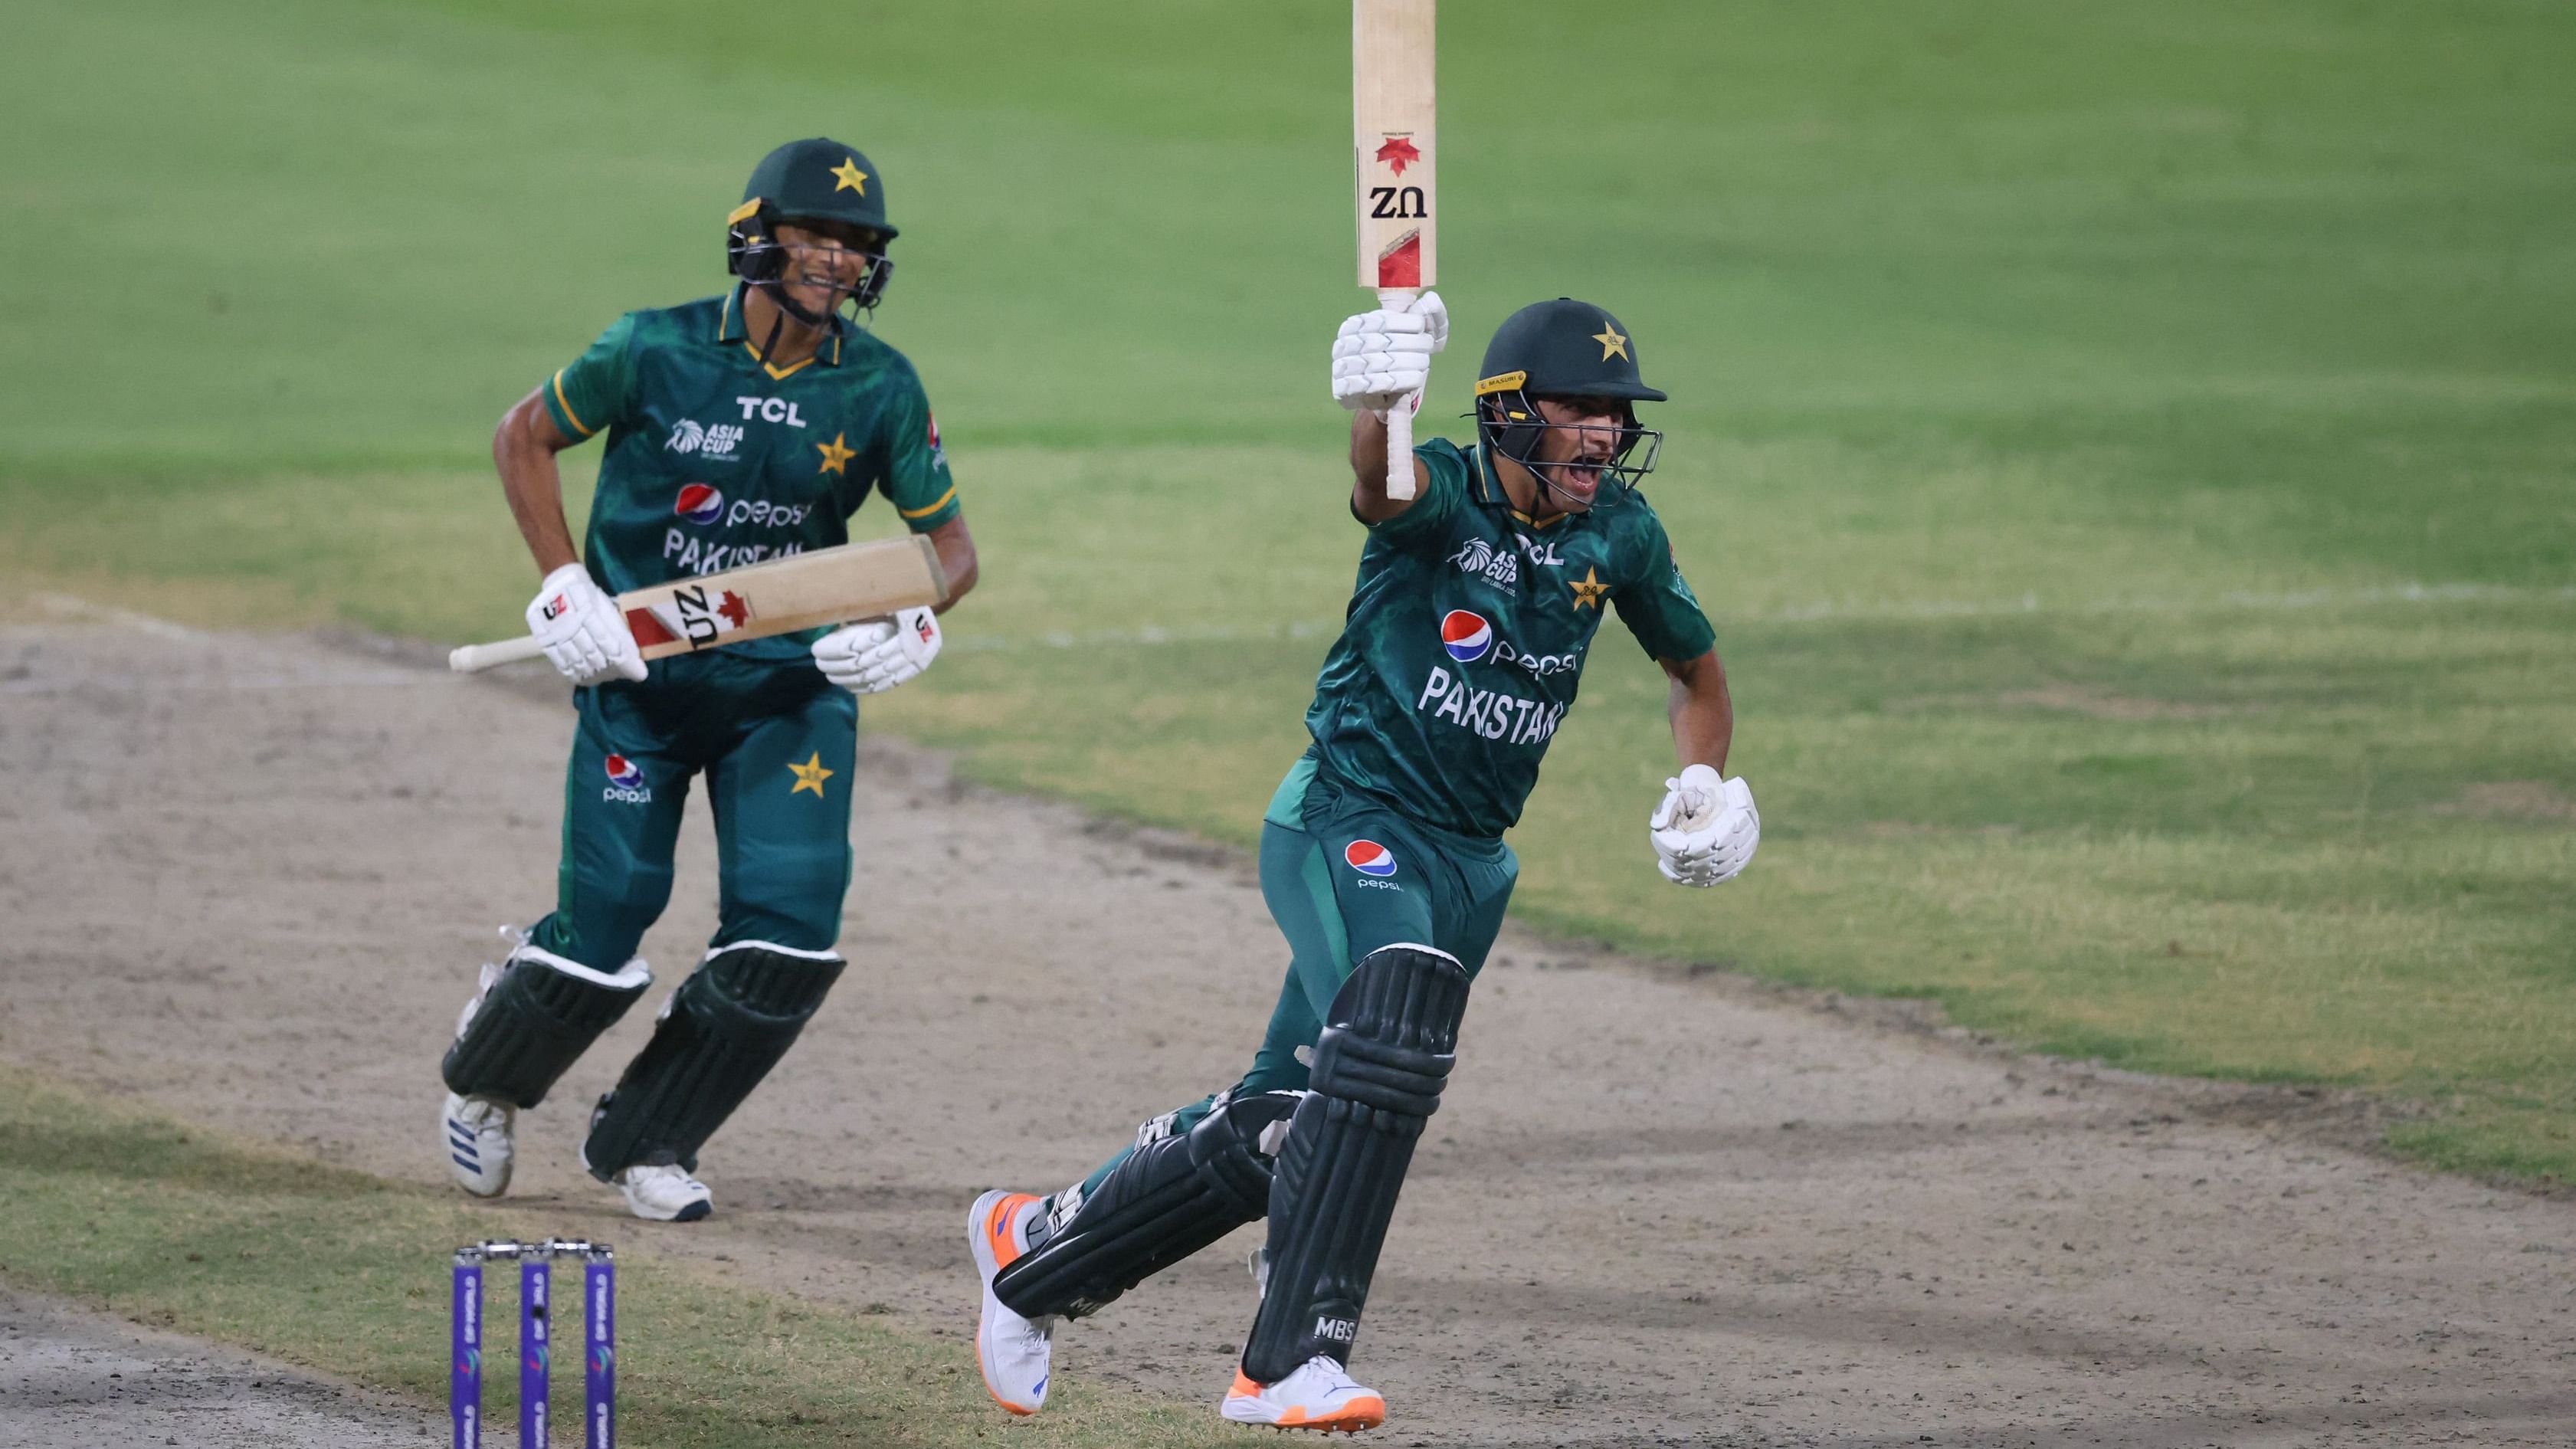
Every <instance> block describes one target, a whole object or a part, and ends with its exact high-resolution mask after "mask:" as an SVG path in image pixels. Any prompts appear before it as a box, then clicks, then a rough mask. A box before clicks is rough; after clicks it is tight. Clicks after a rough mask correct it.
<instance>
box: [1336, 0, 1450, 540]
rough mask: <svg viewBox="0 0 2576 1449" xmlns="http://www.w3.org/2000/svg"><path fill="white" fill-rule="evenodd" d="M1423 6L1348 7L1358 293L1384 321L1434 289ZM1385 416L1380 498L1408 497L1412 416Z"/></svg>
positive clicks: (1377, 2)
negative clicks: (1370, 293) (1380, 310)
mask: <svg viewBox="0 0 2576 1449" xmlns="http://www.w3.org/2000/svg"><path fill="white" fill-rule="evenodd" d="M1431 35H1432V0H1351V175H1352V179H1353V186H1354V191H1353V200H1354V201H1355V202H1356V203H1357V207H1356V210H1357V211H1358V214H1359V222H1360V285H1361V286H1363V287H1370V288H1374V289H1375V290H1376V292H1377V304H1378V305H1379V306H1381V307H1384V308H1387V309H1388V310H1390V311H1395V312H1402V311H1405V310H1407V309H1408V308H1410V307H1412V305H1413V300H1414V298H1416V297H1418V296H1420V295H1421V294H1422V289H1423V288H1425V287H1429V286H1433V285H1435V284H1437V283H1438V282H1439V280H1440V222H1439V213H1438V212H1437V211H1436V210H1435V209H1434V205H1435V203H1437V202H1438V200H1439V199H1440V185H1439V181H1440V168H1439V150H1440V148H1439V145H1438V137H1437V136H1436V135H1435V134H1434V121H1433V117H1434V114H1435V107H1434V105H1433V102H1432V85H1431V70H1432V65H1431ZM1418 406H1420V400H1419V399H1417V398H1407V399H1404V400H1403V401H1401V402H1398V403H1397V404H1396V405H1395V406H1394V407H1391V408H1388V409H1387V410H1386V494H1387V496H1388V497H1389V498H1396V499H1404V498H1411V497H1412V496H1413V410H1414V409H1415V408H1416V407H1418Z"/></svg>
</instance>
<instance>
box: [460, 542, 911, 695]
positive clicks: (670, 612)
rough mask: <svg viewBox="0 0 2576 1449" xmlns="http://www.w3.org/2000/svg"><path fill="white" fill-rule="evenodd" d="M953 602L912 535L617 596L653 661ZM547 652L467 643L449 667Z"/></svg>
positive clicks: (530, 642) (468, 668) (523, 645)
mask: <svg viewBox="0 0 2576 1449" xmlns="http://www.w3.org/2000/svg"><path fill="white" fill-rule="evenodd" d="M947 599H948V576H947V574H946V573H945V572H944V571H943V570H942V569H941V568H940V566H939V552H938V550H937V549H936V548H934V547H932V546H931V542H930V540H929V539H927V538H922V537H920V536H918V535H916V536H913V537H910V538H888V539H877V540H873V541H871V542H867V543H845V544H842V545H840V546H838V547H836V548H822V549H816V550H814V551H813V552H811V553H798V554H790V555H788V556H787V557H785V558H778V559H770V560H767V561H765V562H762V563H756V564H749V565H746V566H744V567H742V568H738V569H727V570H726V571H724V572H723V573H717V574H705V575H702V576H700V577H697V578H692V579H675V580H673V581H671V582H670V583H666V584H654V585H652V586H651V587H649V588H641V589H633V590H630V591H628V592H626V593H623V594H619V595H618V596H617V607H618V608H620V609H621V610H624V611H625V614H626V627H627V629H628V630H629V631H630V632H631V633H633V634H634V636H635V645H636V649H637V651H638V652H639V653H641V654H642V655H643V656H644V658H646V659H648V660H652V659H667V658H669V657H670V656H672V655H674V654H689V653H694V652H695V651H697V650H700V649H716V648H721V647H723V646H724V645H727V644H741V643H746V642H748V641H750V640H753V639H766V638H769V637H770V636H772V635H775V634H792V633H794V632H796V631H797V630H799V629H811V628H815V627H817V626H819V625H825V624H846V623H848V622H850V621H851V620H853V619H876V618H882V617H884V616H886V615H888V614H891V613H893V612H895V611H896V610H897V609H911V608H919V607H922V606H924V605H932V604H941V603H945V602H947ZM541 652H543V651H541V650H539V649H538V648H537V641H536V640H534V639H530V638H519V639H504V640H501V641H499V642H497V643H492V644H468V645H466V646H465V647H463V648H461V649H458V650H456V651H455V652H454V653H452V654H450V655H448V656H447V667H448V668H450V669H453V670H455V671H456V672H458V673H459V674H470V673H473V672H474V671H476V670H479V669H489V668H491V667H493V666H494V665H496V664H507V663H510V662H511V661H512V660H517V659H533V658H535V657H537V655H538V654H539V653H541Z"/></svg>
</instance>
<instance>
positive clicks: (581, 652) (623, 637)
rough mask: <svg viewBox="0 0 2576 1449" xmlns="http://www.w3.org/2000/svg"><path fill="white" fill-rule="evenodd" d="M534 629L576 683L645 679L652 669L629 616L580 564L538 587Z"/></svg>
mask: <svg viewBox="0 0 2576 1449" xmlns="http://www.w3.org/2000/svg"><path fill="white" fill-rule="evenodd" d="M528 632H529V633H531V634H533V635H535V636H536V639H537V647H539V648H541V649H543V650H545V652H546V659H547V660H548V662H550V663H552V664H553V665H554V667H555V668H556V669H558V670H561V671H562V672H563V677H564V678H566V679H569V680H571V681H572V682H573V683H574V684H577V685H589V684H597V683H599V682H601V681H602V680H607V679H617V678H625V679H642V678H643V677H644V675H645V673H646V670H645V668H644V656H643V655H642V654H639V653H637V652H636V649H635V636H634V634H633V633H631V632H629V631H628V629H627V627H626V615H625V614H624V613H623V612H622V611H620V610H619V609H618V607H617V601H616V600H615V599H612V598H610V597H609V596H608V595H606V594H603V593H601V592H600V591H599V585H597V584H594V583H592V582H591V581H590V575H589V573H587V572H586V571H584V570H583V568H582V566H581V565H579V564H577V563H568V564H565V565H564V566H563V567H562V568H559V569H557V570H555V571H554V572H553V573H550V574H548V575H546V581H545V582H544V583H542V584H540V585H538V586H537V596H536V597H535V598H533V599H531V600H529V601H528Z"/></svg>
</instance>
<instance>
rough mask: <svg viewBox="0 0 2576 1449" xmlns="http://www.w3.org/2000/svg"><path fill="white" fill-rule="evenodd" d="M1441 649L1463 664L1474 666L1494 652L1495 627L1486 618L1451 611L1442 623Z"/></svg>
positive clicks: (1464, 612)
mask: <svg viewBox="0 0 2576 1449" xmlns="http://www.w3.org/2000/svg"><path fill="white" fill-rule="evenodd" d="M1440 647H1441V648H1443V649H1446V650H1448V651H1449V657H1450V658H1452V659H1455V660H1457V661H1458V662H1459V663H1461V664H1473V663H1475V662H1476V661H1477V660H1479V659H1482V658H1484V657H1485V656H1486V655H1487V654H1488V653H1490V652H1492V650H1493V647H1494V626H1493V625H1492V624H1489V623H1487V622H1486V621H1485V616H1484V615H1482V614H1478V613H1473V612H1470V611H1469V610H1466V609H1451V610H1450V611H1449V614H1448V617H1446V618H1444V619H1442V620H1441V621H1440Z"/></svg>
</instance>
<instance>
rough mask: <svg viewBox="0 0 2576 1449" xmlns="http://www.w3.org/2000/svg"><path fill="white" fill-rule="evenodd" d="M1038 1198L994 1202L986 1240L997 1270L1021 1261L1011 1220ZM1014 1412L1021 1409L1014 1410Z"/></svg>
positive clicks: (1020, 1194) (1018, 1194) (1019, 1196)
mask: <svg viewBox="0 0 2576 1449" xmlns="http://www.w3.org/2000/svg"><path fill="white" fill-rule="evenodd" d="M1037 1200H1038V1198H1037V1194H1036V1193H1033V1192H1015V1193H1012V1194H1011V1195H1010V1196H1008V1197H1005V1198H1003V1199H1002V1200H1001V1201H1000V1202H997V1203H995V1204H993V1211H992V1215H991V1216H989V1217H987V1218H985V1219H984V1241H985V1242H987V1243H989V1244H991V1245H992V1249H993V1270H994V1271H995V1272H1000V1271H1001V1270H1002V1269H1004V1268H1007V1267H1009V1266H1011V1265H1012V1264H1013V1263H1015V1262H1018V1261H1019V1259H1020V1256H1021V1253H1022V1251H1023V1250H1022V1249H1021V1247H1020V1235H1019V1234H1017V1233H1015V1232H1013V1231H1011V1222H1012V1220H1013V1219H1015V1218H1017V1217H1018V1216H1019V1213H1020V1208H1021V1206H1022V1205H1023V1204H1026V1203H1033V1202H1036V1201H1037ZM1002 1407H1004V1408H1006V1409H1007V1408H1010V1405H1008V1404H1004V1405H1003V1406H1002ZM1013 1412H1015V1413H1016V1412H1019V1411H1018V1410H1013Z"/></svg>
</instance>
